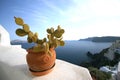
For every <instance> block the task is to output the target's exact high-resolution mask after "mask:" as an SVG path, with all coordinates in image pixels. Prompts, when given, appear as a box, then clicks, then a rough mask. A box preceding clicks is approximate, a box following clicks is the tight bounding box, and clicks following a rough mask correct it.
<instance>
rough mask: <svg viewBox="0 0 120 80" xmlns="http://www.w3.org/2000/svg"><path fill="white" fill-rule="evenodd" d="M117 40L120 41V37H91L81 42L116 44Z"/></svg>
mask: <svg viewBox="0 0 120 80" xmlns="http://www.w3.org/2000/svg"><path fill="white" fill-rule="evenodd" d="M116 40H120V37H116V36H103V37H89V38H85V39H80V40H79V41H92V42H115V41H116Z"/></svg>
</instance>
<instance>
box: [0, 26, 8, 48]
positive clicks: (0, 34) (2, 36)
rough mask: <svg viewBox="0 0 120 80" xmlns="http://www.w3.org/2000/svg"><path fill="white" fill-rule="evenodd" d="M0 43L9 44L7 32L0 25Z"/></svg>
mask: <svg viewBox="0 0 120 80" xmlns="http://www.w3.org/2000/svg"><path fill="white" fill-rule="evenodd" d="M0 45H4V46H8V45H10V36H9V33H8V32H7V31H6V30H5V29H4V28H3V26H2V25H0Z"/></svg>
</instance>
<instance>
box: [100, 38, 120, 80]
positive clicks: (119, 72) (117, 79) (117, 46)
mask: <svg viewBox="0 0 120 80" xmlns="http://www.w3.org/2000/svg"><path fill="white" fill-rule="evenodd" d="M115 53H119V54H120V40H116V41H115V42H113V43H112V45H111V46H110V47H109V49H108V51H107V53H105V54H104V56H105V57H107V58H108V59H109V60H113V59H114V58H115ZM100 70H101V71H105V72H107V73H111V74H112V79H111V80H120V61H119V62H118V64H116V65H114V67H110V66H107V65H106V66H102V67H101V68H100Z"/></svg>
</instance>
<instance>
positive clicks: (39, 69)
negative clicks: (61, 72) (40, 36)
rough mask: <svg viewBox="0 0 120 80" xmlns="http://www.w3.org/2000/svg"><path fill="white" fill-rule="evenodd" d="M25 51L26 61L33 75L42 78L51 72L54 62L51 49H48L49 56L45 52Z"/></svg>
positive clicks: (53, 53) (54, 57) (54, 55)
mask: <svg viewBox="0 0 120 80" xmlns="http://www.w3.org/2000/svg"><path fill="white" fill-rule="evenodd" d="M27 51H28V54H27V55H26V60H27V64H28V66H29V70H30V71H31V73H32V74H33V75H35V76H42V75H45V74H48V73H49V72H51V71H52V70H53V68H54V66H55V60H56V52H55V50H54V49H53V48H51V49H50V51H51V53H52V54H51V56H50V55H49V54H47V53H45V52H33V51H32V49H28V50H27Z"/></svg>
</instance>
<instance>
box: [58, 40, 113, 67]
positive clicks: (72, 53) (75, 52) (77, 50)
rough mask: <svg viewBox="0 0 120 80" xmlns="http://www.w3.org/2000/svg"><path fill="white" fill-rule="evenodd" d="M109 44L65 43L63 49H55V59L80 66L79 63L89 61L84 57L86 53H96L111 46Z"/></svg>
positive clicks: (89, 42) (88, 42)
mask: <svg viewBox="0 0 120 80" xmlns="http://www.w3.org/2000/svg"><path fill="white" fill-rule="evenodd" d="M111 44H112V43H95V42H91V41H66V44H65V46H64V47H58V48H56V52H57V58H59V59H63V60H66V61H68V62H71V63H73V64H77V65H80V63H81V62H83V61H88V60H89V58H88V57H87V56H86V53H87V52H88V51H90V52H92V53H98V52H100V51H101V50H102V49H104V48H108V47H109V46H111Z"/></svg>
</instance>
